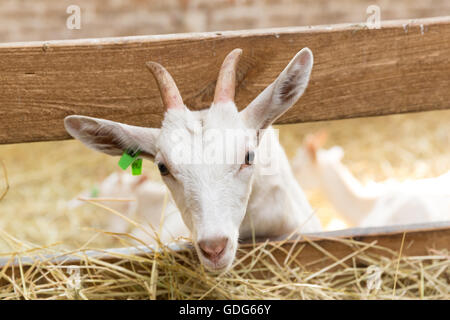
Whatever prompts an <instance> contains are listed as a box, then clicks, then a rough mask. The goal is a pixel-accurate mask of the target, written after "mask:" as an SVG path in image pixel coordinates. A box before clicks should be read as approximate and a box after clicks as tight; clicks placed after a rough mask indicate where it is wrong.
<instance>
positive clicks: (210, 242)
mask: <svg viewBox="0 0 450 320" xmlns="http://www.w3.org/2000/svg"><path fill="white" fill-rule="evenodd" d="M227 243H228V238H225V237H223V238H214V239H205V240H200V241H199V242H198V246H199V248H200V250H201V251H202V254H203V255H204V256H205V257H206V258H208V259H209V260H213V261H215V260H218V259H220V258H221V257H222V255H223V254H224V252H225V247H226V246H227Z"/></svg>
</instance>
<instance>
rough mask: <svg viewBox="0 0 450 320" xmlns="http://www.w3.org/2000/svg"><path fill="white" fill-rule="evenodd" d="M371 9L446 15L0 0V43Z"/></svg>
mask: <svg viewBox="0 0 450 320" xmlns="http://www.w3.org/2000/svg"><path fill="white" fill-rule="evenodd" d="M71 4H75V5H78V6H80V8H81V29H80V30H69V29H67V28H66V19H67V17H68V16H69V14H67V13H66V8H67V7H68V6H69V5H71ZM371 4H376V5H379V6H380V8H381V19H384V20H390V19H410V18H421V17H432V16H444V15H450V1H448V0H397V1H388V0H339V1H330V0H215V1H214V0H1V1H0V42H17V41H33V40H54V39H74V38H92V37H109V36H128V35H145V34H164V33H178V32H195V31H219V30H236V29H253V28H268V27H286V26H304V25H312V24H332V23H344V22H354V23H356V22H362V21H365V20H366V12H365V11H366V8H367V7H368V6H369V5H371Z"/></svg>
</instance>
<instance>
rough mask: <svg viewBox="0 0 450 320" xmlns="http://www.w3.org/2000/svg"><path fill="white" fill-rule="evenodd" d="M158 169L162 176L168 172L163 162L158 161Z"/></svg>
mask: <svg viewBox="0 0 450 320" xmlns="http://www.w3.org/2000/svg"><path fill="white" fill-rule="evenodd" d="M158 169H159V172H160V173H161V175H162V176H167V175H168V174H169V173H170V172H169V169H167V167H166V165H165V164H164V163H161V162H160V163H158Z"/></svg>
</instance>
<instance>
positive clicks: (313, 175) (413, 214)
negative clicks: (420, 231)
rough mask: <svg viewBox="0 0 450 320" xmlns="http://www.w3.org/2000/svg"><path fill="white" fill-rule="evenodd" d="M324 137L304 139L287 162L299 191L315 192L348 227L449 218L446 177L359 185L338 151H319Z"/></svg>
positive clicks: (448, 181) (449, 182)
mask: <svg viewBox="0 0 450 320" xmlns="http://www.w3.org/2000/svg"><path fill="white" fill-rule="evenodd" d="M325 137H326V136H325V134H324V133H319V134H316V135H309V136H308V137H307V138H306V140H305V144H304V146H303V147H301V148H300V149H299V150H298V152H297V155H296V156H295V158H294V159H293V161H292V167H293V170H294V172H295V174H296V176H297V178H298V181H299V182H300V185H301V186H302V187H303V188H304V189H314V188H319V189H320V190H321V191H323V193H324V194H325V196H326V197H327V198H328V199H329V200H330V202H331V203H332V204H333V206H334V207H335V208H336V209H337V211H338V212H339V213H340V214H341V215H342V216H343V217H344V219H345V220H346V221H347V222H348V223H349V224H350V225H352V226H358V227H372V226H382V225H394V224H408V223H424V222H433V221H444V220H449V219H450V172H449V173H447V174H444V175H442V176H440V177H437V178H431V179H421V180H409V181H404V182H398V181H394V180H388V181H386V182H384V183H383V182H381V183H375V182H372V183H371V184H370V185H367V186H363V185H361V183H360V182H359V181H358V180H357V179H356V178H355V177H354V176H353V175H352V174H351V172H350V171H349V170H348V168H347V167H345V166H344V165H343V164H342V162H341V159H342V157H343V155H344V153H343V150H342V149H341V148H340V147H333V148H331V149H329V150H324V149H321V146H322V145H323V143H324V141H325Z"/></svg>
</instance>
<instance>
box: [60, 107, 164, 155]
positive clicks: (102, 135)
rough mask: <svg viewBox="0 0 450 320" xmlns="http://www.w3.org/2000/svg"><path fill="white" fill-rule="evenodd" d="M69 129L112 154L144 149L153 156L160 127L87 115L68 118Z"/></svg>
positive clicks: (67, 128)
mask: <svg viewBox="0 0 450 320" xmlns="http://www.w3.org/2000/svg"><path fill="white" fill-rule="evenodd" d="M64 126H65V127H66V130H67V132H68V133H69V134H70V135H71V136H72V137H74V138H75V139H78V140H80V141H81V142H83V143H84V144H85V145H86V146H87V147H89V148H91V149H94V150H96V151H100V152H103V153H106V154H109V155H111V156H120V155H122V154H123V152H124V150H141V155H142V156H143V157H145V158H148V159H150V160H153V158H154V157H155V153H156V147H155V144H156V139H157V137H158V135H159V129H152V128H143V127H136V126H130V125H126V124H123V123H119V122H114V121H109V120H104V119H97V118H91V117H85V116H68V117H66V118H65V119H64Z"/></svg>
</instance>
